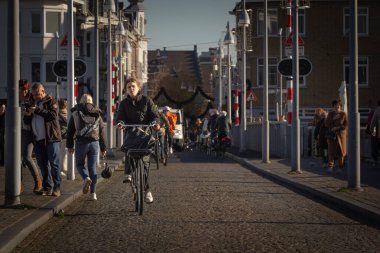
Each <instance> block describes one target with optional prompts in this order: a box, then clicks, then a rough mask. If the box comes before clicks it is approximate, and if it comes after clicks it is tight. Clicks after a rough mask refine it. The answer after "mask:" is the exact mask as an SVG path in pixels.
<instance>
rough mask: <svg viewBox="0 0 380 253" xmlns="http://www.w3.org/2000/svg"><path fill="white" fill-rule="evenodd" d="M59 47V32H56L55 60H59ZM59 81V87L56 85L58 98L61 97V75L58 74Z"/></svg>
mask: <svg viewBox="0 0 380 253" xmlns="http://www.w3.org/2000/svg"><path fill="white" fill-rule="evenodd" d="M58 48H59V33H58V32H55V60H56V61H58V59H59V53H58ZM56 82H57V87H56V99H59V84H60V83H59V77H58V76H57V78H56Z"/></svg>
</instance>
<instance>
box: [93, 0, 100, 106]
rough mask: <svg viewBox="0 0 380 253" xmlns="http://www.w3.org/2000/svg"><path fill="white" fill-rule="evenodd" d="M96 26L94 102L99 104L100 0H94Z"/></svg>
mask: <svg viewBox="0 0 380 253" xmlns="http://www.w3.org/2000/svg"><path fill="white" fill-rule="evenodd" d="M94 9H95V26H94V58H95V64H94V67H95V70H94V74H95V93H94V103H95V104H96V105H97V106H99V29H98V26H99V24H98V23H99V5H98V0H94Z"/></svg>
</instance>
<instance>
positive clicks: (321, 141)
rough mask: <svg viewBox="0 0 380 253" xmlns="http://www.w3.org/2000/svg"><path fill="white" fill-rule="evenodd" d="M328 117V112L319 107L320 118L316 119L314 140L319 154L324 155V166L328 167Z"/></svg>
mask: <svg viewBox="0 0 380 253" xmlns="http://www.w3.org/2000/svg"><path fill="white" fill-rule="evenodd" d="M326 117H327V112H326V111H325V110H324V109H323V108H319V110H318V120H316V121H315V128H314V140H315V142H316V147H317V151H318V154H319V155H320V156H321V157H322V163H323V165H322V167H323V168H326V167H327V161H328V158H327V149H328V144H327V139H326V131H327V127H326V126H325V121H326Z"/></svg>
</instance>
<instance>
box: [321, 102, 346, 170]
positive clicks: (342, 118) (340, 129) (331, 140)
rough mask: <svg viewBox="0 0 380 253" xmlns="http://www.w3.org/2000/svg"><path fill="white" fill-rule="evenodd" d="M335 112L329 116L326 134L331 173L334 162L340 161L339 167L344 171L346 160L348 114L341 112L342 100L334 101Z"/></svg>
mask: <svg viewBox="0 0 380 253" xmlns="http://www.w3.org/2000/svg"><path fill="white" fill-rule="evenodd" d="M332 106H333V110H332V111H331V112H329V114H328V115H327V119H326V121H325V125H326V127H327V128H328V131H327V133H326V137H327V144H328V167H329V171H330V172H331V171H332V169H333V167H334V160H338V166H339V168H340V169H341V170H343V166H344V158H345V156H346V139H347V123H348V121H347V114H346V113H345V112H343V111H341V106H342V104H341V102H340V100H334V101H332Z"/></svg>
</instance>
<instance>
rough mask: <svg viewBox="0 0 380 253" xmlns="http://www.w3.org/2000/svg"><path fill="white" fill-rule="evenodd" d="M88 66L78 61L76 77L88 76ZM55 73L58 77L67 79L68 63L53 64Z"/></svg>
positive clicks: (58, 62) (75, 63) (60, 61)
mask: <svg viewBox="0 0 380 253" xmlns="http://www.w3.org/2000/svg"><path fill="white" fill-rule="evenodd" d="M86 71H87V65H86V63H85V62H84V61H82V60H80V59H76V60H75V62H74V76H75V77H81V76H84V75H85V74H86ZM53 73H54V75H56V76H58V77H67V61H66V60H59V61H56V62H55V63H54V64H53Z"/></svg>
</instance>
